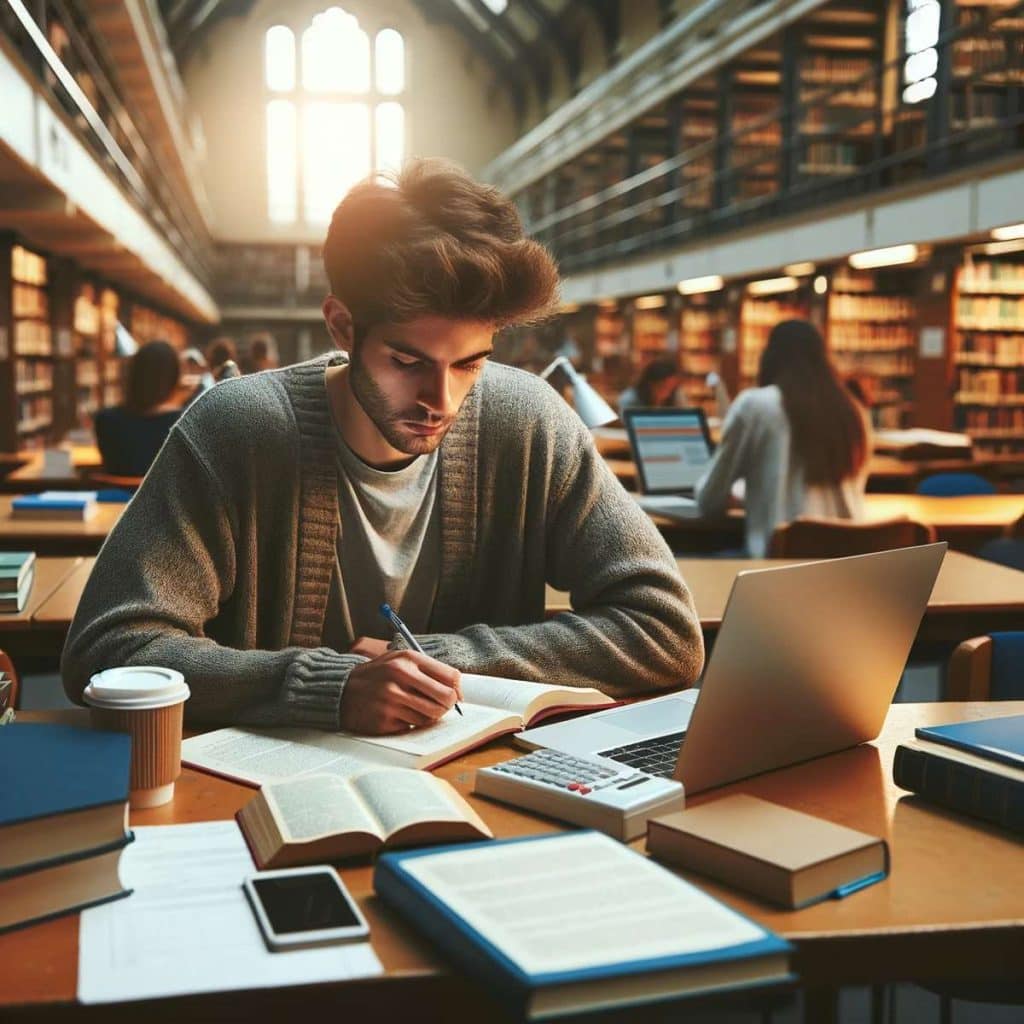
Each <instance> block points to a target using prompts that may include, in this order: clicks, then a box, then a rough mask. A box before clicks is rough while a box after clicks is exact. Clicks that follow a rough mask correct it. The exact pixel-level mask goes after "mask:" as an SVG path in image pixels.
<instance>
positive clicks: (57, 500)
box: [11, 491, 96, 512]
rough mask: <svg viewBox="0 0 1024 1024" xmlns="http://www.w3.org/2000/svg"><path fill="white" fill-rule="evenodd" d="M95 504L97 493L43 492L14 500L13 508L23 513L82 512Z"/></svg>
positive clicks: (24, 495) (12, 502)
mask: <svg viewBox="0 0 1024 1024" xmlns="http://www.w3.org/2000/svg"><path fill="white" fill-rule="evenodd" d="M95 504H96V492H95V491H43V492H42V493H40V494H23V495H21V497H18V498H14V499H13V500H12V501H11V508H13V509H15V510H17V511H21V512H34V511H49V512H54V511H55V512H76V511H79V512H82V511H85V510H86V509H87V508H89V507H90V506H92V505H95Z"/></svg>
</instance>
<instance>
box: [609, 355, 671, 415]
mask: <svg viewBox="0 0 1024 1024" xmlns="http://www.w3.org/2000/svg"><path fill="white" fill-rule="evenodd" d="M682 379H683V378H682V375H681V374H680V372H679V367H678V366H676V364H675V360H672V359H655V360H653V361H652V362H650V363H648V364H647V365H646V366H645V367H644V368H643V369H642V370H641V371H640V375H639V376H638V377H637V379H636V381H635V382H634V384H633V386H632V387H631V388H626V390H625V391H623V392H622V394H621V395H619V412H623V411H624V410H626V409H630V408H633V407H634V406H636V407H641V408H647V409H653V408H662V407H664V406H673V405H675V404H676V391H677V390H678V388H679V385H680V383H682Z"/></svg>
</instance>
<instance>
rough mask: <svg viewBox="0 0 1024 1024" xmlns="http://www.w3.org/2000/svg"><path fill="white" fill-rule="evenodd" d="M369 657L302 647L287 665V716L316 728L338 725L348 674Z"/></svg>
mask: <svg viewBox="0 0 1024 1024" xmlns="http://www.w3.org/2000/svg"><path fill="white" fill-rule="evenodd" d="M365 660H366V659H365V658H361V657H358V656H357V655H353V654H339V653H338V652H337V651H334V650H331V648H329V647H314V648H311V649H309V650H304V651H301V652H300V653H299V654H298V655H297V656H296V657H295V660H294V661H292V663H291V665H289V666H288V671H287V673H286V675H285V681H284V690H285V692H284V698H285V704H286V706H287V708H288V720H289V721H290V722H292V723H293V724H295V725H307V726H312V727H314V728H317V729H338V728H340V725H339V718H340V705H341V695H342V694H343V693H344V692H345V683H346V682H347V681H348V674H349V672H351V671H352V669H354V668H355V667H356V665H360V664H362V663H363V662H364V661H365Z"/></svg>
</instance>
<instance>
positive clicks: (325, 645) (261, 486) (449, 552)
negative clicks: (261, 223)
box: [62, 161, 703, 733]
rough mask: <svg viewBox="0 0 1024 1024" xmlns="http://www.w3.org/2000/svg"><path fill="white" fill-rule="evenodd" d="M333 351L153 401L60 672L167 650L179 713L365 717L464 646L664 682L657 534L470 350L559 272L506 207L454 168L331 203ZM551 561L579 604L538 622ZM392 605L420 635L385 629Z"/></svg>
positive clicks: (424, 698) (682, 660)
mask: <svg viewBox="0 0 1024 1024" xmlns="http://www.w3.org/2000/svg"><path fill="white" fill-rule="evenodd" d="M324 263H325V266H326V269H327V277H328V279H329V282H330V286H331V294H330V295H329V296H328V298H327V299H326V300H325V302H324V305H323V312H324V319H325V321H326V323H327V329H328V331H329V332H330V334H331V337H332V339H333V340H334V342H335V344H336V345H337V347H338V349H339V351H338V352H335V353H333V354H332V355H330V356H325V357H322V358H320V359H314V360H312V361H310V362H307V363H303V364H300V365H298V366H292V367H288V368H286V369H282V370H275V371H269V372H266V373H261V374H258V375H254V376H251V377H244V378H241V379H238V380H232V381H227V382H225V383H223V384H220V385H218V386H217V387H216V388H214V389H212V390H211V391H210V392H208V393H207V394H206V395H204V396H203V397H202V398H201V399H199V400H198V401H197V402H196V403H195V404H194V405H193V406H192V407H191V408H190V409H189V410H188V412H187V413H186V414H185V415H184V416H183V417H182V419H181V420H180V421H179V422H178V424H177V425H176V426H175V428H174V430H173V431H172V432H171V435H170V437H169V438H168V440H167V443H166V444H165V446H164V448H163V449H162V451H161V453H160V455H159V457H158V458H157V460H156V462H155V463H154V465H153V468H152V469H151V471H150V473H149V475H148V477H147V478H146V481H145V482H144V484H143V485H142V487H141V488H140V489H139V492H138V493H137V495H136V496H135V499H134V500H133V501H132V503H131V504H130V505H129V506H128V508H127V509H126V511H125V513H124V515H123V516H122V518H121V520H120V522H119V523H118V524H117V526H116V527H115V528H114V530H113V531H112V532H111V534H110V537H109V539H108V540H107V543H106V544H105V546H104V548H103V550H102V551H101V553H100V556H99V558H98V560H97V562H96V567H95V569H94V570H93V573H92V576H91V577H90V579H89V583H88V585H87V587H86V589H85V593H84V594H83V596H82V601H81V604H80V605H79V608H78V613H77V615H76V616H75V620H74V622H73V623H72V626H71V632H70V634H69V636H68V641H67V645H66V647H65V650H64V657H63V664H62V671H63V675H64V685H65V689H66V690H67V692H68V694H69V695H70V696H71V697H72V698H73V699H75V700H81V695H82V691H83V689H84V688H85V686H86V684H87V683H88V681H89V677H90V675H92V674H93V673H94V672H97V671H99V670H101V669H105V668H109V667H112V666H117V665H161V666H165V667H170V668H175V669H178V670H180V671H181V672H183V673H184V675H185V678H186V681H187V682H188V685H189V687H190V688H191V691H192V696H191V698H190V700H189V701H188V703H187V704H186V715H187V716H188V718H189V720H190V722H191V723H192V724H215V723H225V722H230V723H235V724H242V725H283V724H289V725H305V726H319V727H321V728H324V729H338V728H342V729H346V730H350V731H353V732H360V733H387V732H393V731H396V730H400V729H403V728H409V727H410V726H421V725H426V724H429V723H431V722H433V721H435V720H436V719H438V718H439V717H440V716H441V715H442V714H444V713H445V711H447V710H448V708H450V707H451V706H452V704H453V703H454V702H455V700H456V698H457V697H458V695H459V671H460V670H461V671H472V672H477V673H481V674H484V675H502V676H508V677H515V678H520V679H531V680H536V681H540V682H545V681H548V682H555V683H560V684H563V685H581V686H583V685H586V686H597V687H599V688H600V689H602V690H604V691H605V692H607V693H609V694H612V695H627V694H634V693H639V692H642V691H644V690H650V689H654V688H658V687H670V686H684V685H689V684H690V683H692V682H693V681H694V680H695V679H696V677H697V675H698V674H699V672H700V668H701V665H702V661H703V646H702V640H701V632H700V627H699V624H698V622H697V619H696V616H695V614H694V610H693V606H692V603H691V600H690V596H689V593H688V592H687V590H686V587H685V586H684V584H683V581H682V580H681V579H680V577H679V574H678V571H677V568H676V564H675V561H674V559H673V558H672V556H671V554H670V552H669V550H668V548H667V547H666V545H665V543H664V541H663V540H662V539H661V537H660V536H659V535H658V533H657V531H656V530H655V529H654V527H653V526H652V525H651V523H650V521H649V520H648V519H647V517H646V515H644V513H643V512H642V511H641V510H640V509H639V507H638V506H637V505H636V504H635V503H634V502H633V500H632V499H631V498H630V497H629V496H628V495H627V494H626V492H625V491H623V489H622V488H621V487H620V486H619V484H618V483H617V481H616V480H615V478H614V476H613V475H612V473H611V472H610V471H609V470H608V468H607V467H606V466H605V464H604V462H603V461H602V459H601V458H600V456H599V455H598V454H597V452H596V450H595V448H594V446H593V443H592V440H591V438H590V435H589V434H588V432H587V430H586V428H585V427H584V425H583V423H582V422H581V421H580V420H579V418H578V417H577V416H576V414H575V413H574V412H573V411H572V410H571V409H570V408H569V407H568V406H567V405H566V403H565V402H564V401H563V400H562V399H561V398H560V397H559V396H558V394H556V392H555V391H554V390H553V389H552V388H551V387H550V386H549V385H548V384H547V383H546V382H544V381H542V380H539V379H538V378H536V377H534V376H532V375H530V374H528V373H525V372H523V371H520V370H515V369H512V368H510V367H506V366H501V365H498V364H495V363H490V362H489V361H488V357H489V356H490V354H491V350H492V337H493V334H494V332H495V330H496V329H498V328H500V327H503V326H507V325H509V324H517V323H524V322H529V321H533V320H536V319H538V318H541V317H543V316H544V315H546V314H547V313H548V312H549V311H550V310H551V309H552V307H553V304H554V301H555V296H556V291H557V272H556V270H555V267H554V265H553V263H552V261H551V259H550V257H549V256H548V254H547V253H546V251H545V250H544V249H543V248H541V247H540V246H539V245H537V244H536V243H534V242H532V241H529V240H527V239H525V238H524V237H523V234H522V228H521V225H520V223H519V219H518V216H517V215H516V212H515V210H514V207H513V206H512V204H511V203H510V202H508V201H507V200H506V199H504V198H503V197H502V196H501V195H500V194H499V193H497V192H496V191H495V190H493V189H491V188H488V187H485V186H482V185H479V184H477V183H475V182H473V181H472V180H471V179H469V178H468V177H467V176H466V175H465V174H464V173H462V172H461V171H458V170H457V169H455V168H453V167H451V166H450V165H447V164H443V163H439V162H436V161H420V162H417V163H413V164H411V165H410V166H408V167H407V168H406V169H405V171H404V172H403V173H402V174H401V175H400V177H399V179H398V181H397V187H395V188H393V187H388V186H385V185H382V184H378V183H365V184H362V185H359V186H357V187H355V188H354V189H352V191H351V192H350V193H349V194H348V196H347V197H346V198H345V199H344V201H343V202H342V203H341V204H340V205H339V206H338V209H337V210H336V211H335V214H334V218H333V220H332V222H331V226H330V229H329V231H328V234H327V240H326V242H325V246H324ZM545 583H551V584H552V585H553V586H555V587H557V588H558V589H560V590H566V591H569V592H570V594H571V597H572V602H573V609H574V610H573V612H571V613H563V614H560V615H558V616H557V617H555V618H553V619H550V620H547V621H545V619H544V593H545ZM382 602H387V603H389V604H390V605H391V606H392V607H393V608H394V609H395V611H396V612H397V613H398V614H399V615H400V616H401V617H402V619H404V621H405V622H406V623H407V624H408V626H409V627H410V628H411V630H412V631H413V633H414V634H416V637H417V639H418V640H419V642H420V644H421V646H422V648H423V651H424V653H419V652H416V651H411V650H405V649H401V650H389V643H388V642H389V640H390V639H391V637H392V635H393V629H392V627H391V626H390V625H388V623H387V622H386V621H385V620H384V619H383V617H382V616H381V614H380V611H379V609H380V605H381V604H382Z"/></svg>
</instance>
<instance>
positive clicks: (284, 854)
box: [238, 768, 493, 869]
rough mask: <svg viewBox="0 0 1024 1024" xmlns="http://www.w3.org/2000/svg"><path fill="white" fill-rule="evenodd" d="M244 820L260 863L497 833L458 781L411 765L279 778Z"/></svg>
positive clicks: (241, 815)
mask: <svg viewBox="0 0 1024 1024" xmlns="http://www.w3.org/2000/svg"><path fill="white" fill-rule="evenodd" d="M238 822H239V824H240V825H241V827H242V831H243V832H244V833H245V835H246V838H247V839H248V840H249V844H250V846H251V847H252V850H253V854H254V855H255V859H256V863H257V864H258V865H259V867H260V868H261V869H262V868H268V867H269V868H282V867H291V866H293V865H296V864H316V863H319V862H321V861H332V860H342V859H346V858H350V857H359V856H364V855H366V854H370V853H373V852H374V851H376V850H378V849H380V847H381V846H383V845H387V846H388V847H398V846H418V845H421V844H425V843H453V842H459V841H462V840H468V839H489V838H491V837H492V835H493V834H492V832H491V830H490V829H489V828H488V827H487V826H486V825H485V824H484V822H483V821H482V820H481V819H480V817H479V816H478V815H477V813H476V812H475V811H474V810H473V809H472V807H470V806H469V804H468V803H466V801H465V800H463V798H462V797H461V796H459V794H458V793H457V792H456V791H455V789H454V788H453V787H452V786H451V785H449V784H448V783H447V782H445V781H444V780H443V779H438V778H435V777H434V776H433V775H429V774H427V773H426V772H418V771H410V770H409V769H407V768H372V769H370V770H368V771H364V772H362V773H361V774H359V775H356V776H354V777H353V778H351V779H343V778H339V777H338V776H336V775H312V776H305V777H300V778H297V779H290V780H287V781H285V782H276V783H272V784H271V785H268V786H265V787H264V788H263V789H262V790H260V792H259V793H258V794H257V795H256V796H255V797H253V799H252V800H250V801H249V803H248V804H246V806H245V807H243V808H242V809H241V811H239V812H238Z"/></svg>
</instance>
